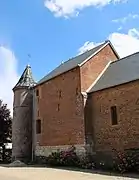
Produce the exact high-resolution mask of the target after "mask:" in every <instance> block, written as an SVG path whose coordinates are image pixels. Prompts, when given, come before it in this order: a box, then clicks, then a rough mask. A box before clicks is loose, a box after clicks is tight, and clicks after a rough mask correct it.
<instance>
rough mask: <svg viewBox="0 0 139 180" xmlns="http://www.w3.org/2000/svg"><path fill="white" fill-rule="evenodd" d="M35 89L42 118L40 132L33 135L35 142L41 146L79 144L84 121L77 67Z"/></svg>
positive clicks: (82, 136)
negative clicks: (38, 93)
mask: <svg viewBox="0 0 139 180" xmlns="http://www.w3.org/2000/svg"><path fill="white" fill-rule="evenodd" d="M38 89H39V91H40V97H39V102H38V110H39V116H38V118H40V119H41V120H42V133H41V134H40V135H37V139H38V141H39V144H40V145H41V146H58V145H70V144H83V143H84V121H83V113H82V112H83V110H82V106H81V103H82V96H81V94H80V91H81V89H80V73H79V68H75V69H73V70H71V71H69V72H66V73H64V74H62V75H60V76H57V77H56V78H53V79H51V80H50V81H48V82H46V83H44V84H42V85H40V86H39V87H38ZM59 90H61V97H59ZM58 104H59V111H58Z"/></svg>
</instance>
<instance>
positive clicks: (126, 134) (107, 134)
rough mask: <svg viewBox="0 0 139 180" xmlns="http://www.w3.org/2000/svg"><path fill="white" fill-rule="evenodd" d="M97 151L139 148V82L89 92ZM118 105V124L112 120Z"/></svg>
mask: <svg viewBox="0 0 139 180" xmlns="http://www.w3.org/2000/svg"><path fill="white" fill-rule="evenodd" d="M89 97H90V99H91V104H92V106H91V107H92V109H91V111H90V114H92V126H93V130H94V132H93V139H94V140H95V150H96V151H109V150H111V149H112V148H117V149H129V148H139V81H134V82H131V83H128V84H123V85H120V86H117V87H115V88H109V89H106V90H102V91H98V92H95V93H92V94H90V96H89ZM115 105H116V106H117V114H118V125H115V126H113V125H112V122H111V112H110V108H111V106H115Z"/></svg>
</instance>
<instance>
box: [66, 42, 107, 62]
mask: <svg viewBox="0 0 139 180" xmlns="http://www.w3.org/2000/svg"><path fill="white" fill-rule="evenodd" d="M108 42H110V41H109V40H106V41H104V42H102V43H100V44H99V45H97V46H95V47H93V48H91V49H87V50H86V51H84V52H83V53H81V54H78V55H77V56H73V57H72V58H69V59H68V60H67V61H64V63H66V62H68V61H70V60H73V59H74V58H77V57H80V56H82V55H83V54H85V53H87V52H90V51H92V50H93V49H95V48H98V47H99V46H102V45H104V44H106V43H108ZM64 63H63V64H64Z"/></svg>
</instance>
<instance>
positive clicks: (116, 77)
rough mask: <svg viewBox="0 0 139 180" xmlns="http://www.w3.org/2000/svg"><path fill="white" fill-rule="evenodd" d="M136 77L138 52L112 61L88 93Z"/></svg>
mask: <svg viewBox="0 0 139 180" xmlns="http://www.w3.org/2000/svg"><path fill="white" fill-rule="evenodd" d="M137 79H139V52H137V53H134V54H132V55H129V56H127V57H124V58H122V59H120V60H117V61H115V62H112V63H111V64H110V65H109V67H108V68H107V70H106V71H105V72H104V74H103V75H102V76H101V78H100V79H99V80H98V81H97V83H96V84H95V85H94V86H93V87H92V89H91V90H90V91H89V93H91V92H95V91H99V90H102V89H106V88H110V87H114V86H117V85H121V84H124V83H128V82H131V81H134V80H137Z"/></svg>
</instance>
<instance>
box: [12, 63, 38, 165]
mask: <svg viewBox="0 0 139 180" xmlns="http://www.w3.org/2000/svg"><path fill="white" fill-rule="evenodd" d="M34 85H35V81H34V80H33V77H32V72H31V67H30V66H29V65H28V66H26V68H25V70H24V72H23V74H22V76H21V78H20V79H19V81H18V83H17V84H16V86H15V87H14V88H13V92H14V103H13V122H12V160H13V161H15V160H20V161H23V162H29V161H31V157H32V121H33V112H32V111H33V87H34Z"/></svg>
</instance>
